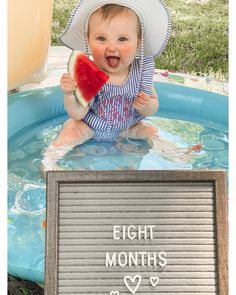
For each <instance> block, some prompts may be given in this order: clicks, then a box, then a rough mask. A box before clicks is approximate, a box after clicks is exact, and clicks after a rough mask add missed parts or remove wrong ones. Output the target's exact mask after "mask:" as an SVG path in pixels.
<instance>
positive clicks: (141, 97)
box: [133, 91, 152, 113]
mask: <svg viewBox="0 0 236 295" xmlns="http://www.w3.org/2000/svg"><path fill="white" fill-rule="evenodd" d="M151 101H152V97H150V96H148V95H147V94H145V93H144V92H143V91H141V92H140V93H139V94H138V96H137V97H136V99H135V100H134V103H133V107H134V109H135V110H136V111H138V112H139V113H142V112H143V111H145V110H146V108H147V107H148V106H149V104H150V102H151Z"/></svg>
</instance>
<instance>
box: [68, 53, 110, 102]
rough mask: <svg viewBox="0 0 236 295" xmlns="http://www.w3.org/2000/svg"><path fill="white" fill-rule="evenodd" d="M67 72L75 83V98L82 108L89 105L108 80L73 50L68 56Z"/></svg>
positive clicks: (87, 60)
mask: <svg viewBox="0 0 236 295" xmlns="http://www.w3.org/2000/svg"><path fill="white" fill-rule="evenodd" d="M68 72H69V74H70V75H71V76H72V77H73V78H74V79H75V81H76V83H77V87H76V90H75V96H76V98H77V99H78V101H79V102H80V103H81V104H82V106H83V107H86V106H87V105H88V104H89V102H90V101H91V100H92V99H93V98H94V96H95V95H96V94H97V93H98V91H99V90H100V89H101V88H102V86H103V85H104V84H105V83H106V82H107V80H108V79H109V76H108V75H107V74H106V73H104V72H103V71H102V70H100V69H99V68H98V67H97V66H96V65H95V63H94V62H93V61H91V60H90V59H89V58H88V57H87V55H86V54H84V53H83V52H82V51H78V50H74V51H73V52H72V54H71V56H70V59H69V62H68Z"/></svg>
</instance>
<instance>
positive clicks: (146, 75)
mask: <svg viewBox="0 0 236 295" xmlns="http://www.w3.org/2000/svg"><path fill="white" fill-rule="evenodd" d="M139 69H140V59H134V61H133V62H132V64H131V68H130V73H129V76H128V78H127V80H126V81H125V82H124V83H123V84H109V83H106V84H105V85H104V86H103V87H102V89H101V90H100V91H99V92H98V93H97V95H96V96H95V98H94V100H93V101H92V103H90V105H89V111H88V113H87V114H86V115H85V117H84V118H83V121H84V122H85V123H86V124H87V125H88V126H89V127H90V128H92V129H93V131H94V137H93V138H94V139H95V140H107V141H114V140H115V139H116V138H117V137H119V134H120V132H121V131H123V130H128V129H130V128H131V127H132V126H134V125H135V124H137V123H138V122H140V121H141V120H142V119H143V118H144V117H143V116H141V115H140V114H139V113H138V112H137V111H136V110H134V109H133V108H132V104H133V101H134V99H135V97H136V96H137V94H138V93H139V92H140V91H143V92H145V93H146V94H147V95H152V82H153V73H154V58H153V57H152V56H148V57H144V60H143V67H142V73H141V81H140V83H139V75H140V74H139V71H140V70H139Z"/></svg>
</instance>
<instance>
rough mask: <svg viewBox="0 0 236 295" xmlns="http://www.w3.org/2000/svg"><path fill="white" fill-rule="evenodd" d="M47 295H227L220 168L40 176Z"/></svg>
mask: <svg viewBox="0 0 236 295" xmlns="http://www.w3.org/2000/svg"><path fill="white" fill-rule="evenodd" d="M46 222H47V234H46V269H45V274H46V276H45V294H46V295H59V294H60V295H62V294H63V295H66V294H67V295H69V294H70V295H72V294H73V295H75V294H78V295H98V294H99V295H105V294H106V295H129V294H137V295H141V294H142V295H153V294H158V295H216V294H217V295H227V294H228V267H227V263H228V257H227V256H228V231H227V230H228V229H227V198H226V188H225V172H224V171H86V172H84V171H74V172H72V171H71V172H49V173H48V174H47V221H46Z"/></svg>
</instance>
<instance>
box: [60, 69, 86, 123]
mask: <svg viewBox="0 0 236 295" xmlns="http://www.w3.org/2000/svg"><path fill="white" fill-rule="evenodd" d="M60 86H61V89H62V91H63V92H64V105H65V109H66V111H67V113H68V115H69V116H70V117H71V118H73V119H75V120H81V119H82V118H83V117H84V116H85V115H86V114H87V112H88V109H89V107H88V106H86V107H85V108H84V107H83V106H82V105H81V104H80V103H79V102H78V100H77V99H76V97H75V95H74V93H73V91H74V89H75V87H76V82H75V81H74V80H73V79H72V77H71V76H70V75H69V74H63V75H62V77H61V80H60Z"/></svg>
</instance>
